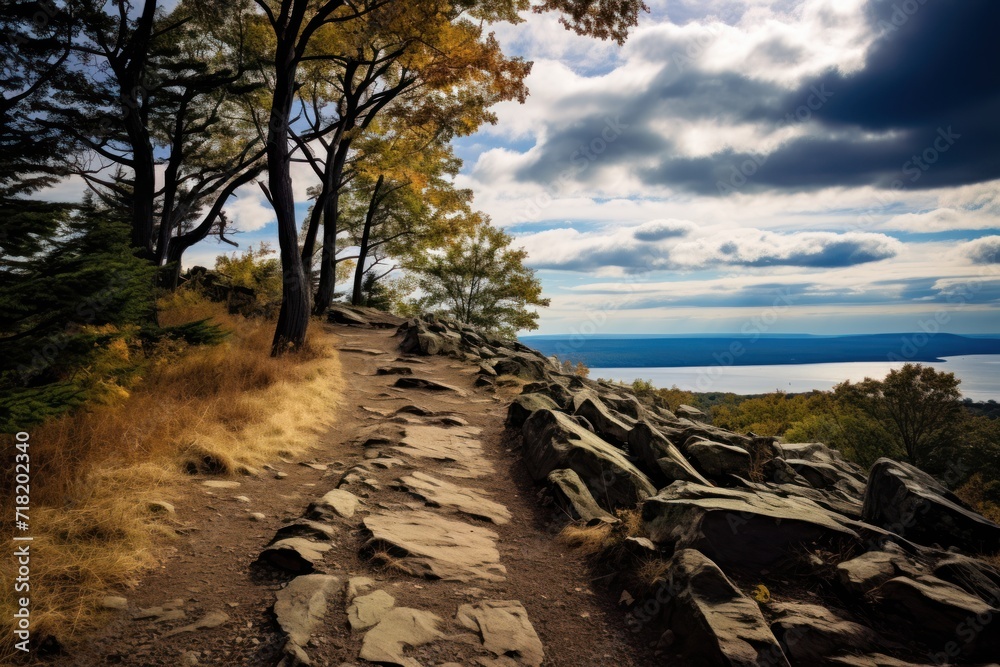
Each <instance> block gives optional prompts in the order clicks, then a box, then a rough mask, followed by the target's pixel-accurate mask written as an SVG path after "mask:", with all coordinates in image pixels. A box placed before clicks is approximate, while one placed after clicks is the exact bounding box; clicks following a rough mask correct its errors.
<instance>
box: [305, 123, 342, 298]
mask: <svg viewBox="0 0 1000 667" xmlns="http://www.w3.org/2000/svg"><path fill="white" fill-rule="evenodd" d="M350 149H351V140H350V139H344V140H342V141H341V142H340V143H339V144H338V145H337V149H336V153H335V154H334V155H333V159H332V160H331V159H330V157H329V156H328V157H327V162H331V161H332V163H333V170H332V171H331V173H330V180H329V181H328V183H327V186H326V187H327V188H328V189H329V197H328V198H327V200H326V202H325V205H324V207H323V254H322V257H321V259H320V269H319V288H318V289H317V290H316V298H315V299H314V301H313V314H314V315H322V314H323V313H325V312H326V309H327V308H329V307H330V302H331V301H333V293H334V291H335V290H336V282H337V262H336V257H337V216H338V215H339V214H340V188H341V185H342V183H341V179H342V178H343V176H344V163H345V162H346V161H347V154H348V152H349V151H350Z"/></svg>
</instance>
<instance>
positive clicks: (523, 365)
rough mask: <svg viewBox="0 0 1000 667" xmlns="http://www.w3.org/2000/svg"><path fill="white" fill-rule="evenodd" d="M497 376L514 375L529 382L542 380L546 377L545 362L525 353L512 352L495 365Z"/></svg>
mask: <svg viewBox="0 0 1000 667" xmlns="http://www.w3.org/2000/svg"><path fill="white" fill-rule="evenodd" d="M493 370H495V371H496V372H497V375H513V376H515V377H520V378H525V379H528V380H541V379H542V378H544V377H545V362H544V361H543V360H542V359H541V358H539V357H536V356H534V355H530V354H525V353H523V352H511V353H510V354H509V355H508V356H506V357H503V358H501V359H499V360H498V361H497V362H496V363H495V364H493Z"/></svg>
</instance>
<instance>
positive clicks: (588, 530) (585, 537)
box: [556, 523, 613, 556]
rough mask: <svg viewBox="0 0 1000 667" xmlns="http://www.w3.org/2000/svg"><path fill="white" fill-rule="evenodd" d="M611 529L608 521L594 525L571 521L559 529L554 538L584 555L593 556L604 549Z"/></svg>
mask: <svg viewBox="0 0 1000 667" xmlns="http://www.w3.org/2000/svg"><path fill="white" fill-rule="evenodd" d="M612 531H613V527H612V525H611V524H608V523H599V524H597V525H596V526H583V525H580V524H575V523H571V524H568V525H566V526H565V527H564V528H563V529H562V530H561V531H559V535H558V536H557V538H556V539H558V540H559V541H560V542H562V543H563V544H565V545H566V546H568V547H570V548H572V549H576V550H577V551H579V552H580V553H582V554H584V555H585V556H594V555H596V554H599V553H600V552H602V551H603V550H604V547H605V545H606V544H607V542H608V540H609V539H610V538H611V533H612Z"/></svg>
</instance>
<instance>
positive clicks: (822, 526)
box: [642, 482, 862, 566]
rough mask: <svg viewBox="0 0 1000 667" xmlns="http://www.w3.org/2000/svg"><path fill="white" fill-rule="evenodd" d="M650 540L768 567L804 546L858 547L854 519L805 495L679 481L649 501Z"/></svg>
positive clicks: (646, 512) (724, 560)
mask: <svg viewBox="0 0 1000 667" xmlns="http://www.w3.org/2000/svg"><path fill="white" fill-rule="evenodd" d="M642 518H643V522H644V524H645V527H646V532H647V533H648V534H649V537H650V539H652V540H653V542H656V543H657V544H668V545H673V546H675V548H677V549H687V548H694V549H698V550H700V551H702V552H703V553H705V554H706V555H707V556H709V557H710V558H712V559H713V560H715V561H717V562H720V563H732V564H738V565H747V566H766V565H769V564H771V563H774V562H777V561H780V560H783V559H786V558H788V557H790V556H791V555H792V554H793V552H794V550H796V549H799V548H800V547H801V545H803V544H805V545H808V544H811V543H814V542H819V543H822V544H827V545H832V546H835V547H836V548H843V547H846V546H855V547H856V546H858V545H860V543H861V542H862V538H861V535H859V533H858V532H856V531H855V530H854V529H853V528H854V526H853V525H852V524H854V522H851V521H850V520H849V519H847V518H845V517H842V516H840V515H838V514H835V513H834V512H831V511H829V510H826V509H824V508H822V507H820V506H819V505H817V504H816V503H814V502H812V501H810V500H807V499H805V498H796V497H782V496H779V495H777V494H775V493H766V492H763V491H750V490H744V489H723V488H719V487H708V486H704V485H702V484H694V483H691V482H674V483H673V484H671V485H670V486H668V487H666V488H665V489H661V490H660V492H659V493H658V494H657V495H655V496H653V497H652V498H649V499H648V500H646V502H645V503H644V504H643V507H642Z"/></svg>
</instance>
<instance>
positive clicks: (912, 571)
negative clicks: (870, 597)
mask: <svg viewBox="0 0 1000 667" xmlns="http://www.w3.org/2000/svg"><path fill="white" fill-rule="evenodd" d="M885 549H886V550H885V551H869V552H867V553H863V554H861V555H860V556H858V557H857V558H852V559H850V560H846V561H843V562H842V563H839V564H838V565H837V578H838V579H839V581H840V583H841V585H842V586H843V587H844V588H846V589H847V590H848V591H849V592H851V593H852V594H854V595H855V596H858V597H861V596H863V595H865V594H867V593H868V592H870V591H872V590H874V589H875V588H878V587H879V586H881V585H882V584H884V583H885V582H887V581H889V580H890V579H892V578H893V577H897V576H899V575H901V574H907V575H910V576H916V575H918V574H920V573H921V572H922V570H923V568H922V567H921V566H920V565H918V564H917V563H916V562H915V561H913V560H911V559H910V558H908V557H907V556H906V554H904V553H903V551H902V550H901V549H900V548H899V547H897V546H896V545H894V544H891V543H890V544H886V545H885Z"/></svg>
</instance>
